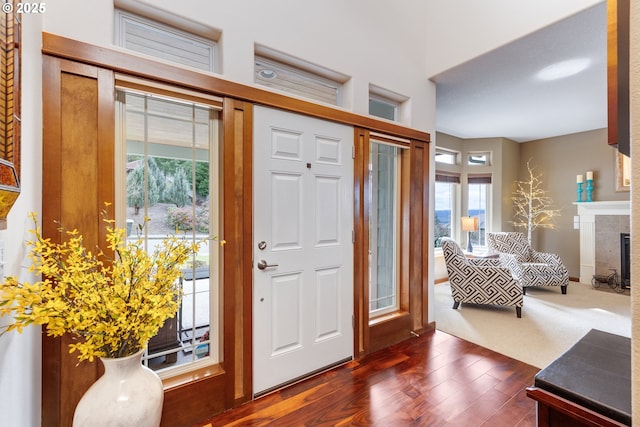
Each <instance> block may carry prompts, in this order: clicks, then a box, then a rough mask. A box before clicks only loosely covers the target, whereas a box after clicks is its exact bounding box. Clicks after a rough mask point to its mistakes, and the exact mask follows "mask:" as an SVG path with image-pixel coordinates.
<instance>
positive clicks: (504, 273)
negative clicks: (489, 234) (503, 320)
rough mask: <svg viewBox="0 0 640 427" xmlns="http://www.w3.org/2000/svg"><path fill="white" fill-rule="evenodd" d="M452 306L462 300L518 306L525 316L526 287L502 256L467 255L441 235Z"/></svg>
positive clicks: (454, 243)
mask: <svg viewBox="0 0 640 427" xmlns="http://www.w3.org/2000/svg"><path fill="white" fill-rule="evenodd" d="M442 253H443V254H444V262H445V265H446V266H447V274H448V276H449V284H450V285H451V295H452V297H453V308H454V309H455V308H458V306H459V305H460V303H472V304H492V305H506V306H515V307H516V315H517V316H518V317H521V316H522V304H523V301H524V299H523V297H522V294H523V289H522V285H521V284H520V282H519V281H518V280H517V279H516V278H515V277H514V275H513V274H512V272H511V270H510V269H509V268H507V267H506V266H504V265H503V264H502V263H501V259H500V258H467V257H466V256H465V254H464V253H463V252H462V249H460V246H458V244H457V243H456V242H455V241H454V240H452V239H450V238H447V237H443V238H442Z"/></svg>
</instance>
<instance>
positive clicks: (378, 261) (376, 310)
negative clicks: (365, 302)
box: [369, 141, 405, 318]
mask: <svg viewBox="0 0 640 427" xmlns="http://www.w3.org/2000/svg"><path fill="white" fill-rule="evenodd" d="M404 149H405V148H403V147H401V146H397V145H392V144H388V143H384V142H378V141H371V143H370V156H369V159H370V161H369V180H370V183H371V185H370V186H369V188H370V190H369V191H370V194H369V196H370V200H371V204H370V209H369V239H370V241H369V278H370V280H369V313H370V317H371V318H374V317H376V316H380V315H383V314H387V313H390V312H392V311H396V310H397V309H398V307H399V298H398V294H399V292H398V290H399V284H400V273H399V272H400V267H399V264H400V262H399V260H400V256H399V254H400V246H401V245H400V236H401V231H400V230H401V228H400V227H401V221H400V206H401V192H400V188H401V164H402V162H401V152H402V150H404Z"/></svg>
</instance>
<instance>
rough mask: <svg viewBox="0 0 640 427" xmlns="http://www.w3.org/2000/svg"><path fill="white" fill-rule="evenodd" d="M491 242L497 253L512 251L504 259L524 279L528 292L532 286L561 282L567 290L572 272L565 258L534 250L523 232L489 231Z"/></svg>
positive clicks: (564, 291) (490, 244)
mask: <svg viewBox="0 0 640 427" xmlns="http://www.w3.org/2000/svg"><path fill="white" fill-rule="evenodd" d="M487 246H489V249H490V250H491V252H493V253H497V254H510V255H512V257H502V256H501V259H502V262H503V264H505V265H507V266H509V268H511V270H512V271H513V272H514V274H515V275H516V276H517V277H518V280H520V281H521V282H522V286H523V290H524V293H525V294H526V291H527V288H528V287H531V286H560V289H561V290H562V293H563V294H566V293H567V286H568V284H569V272H568V271H567V268H566V267H565V265H564V263H563V262H562V259H560V257H559V256H558V255H556V254H552V253H546V252H538V251H536V250H534V249H533V248H532V247H531V246H530V245H529V241H528V240H527V238H526V236H525V235H524V234H523V233H519V232H501V233H487Z"/></svg>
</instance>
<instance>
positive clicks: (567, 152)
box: [435, 129, 629, 280]
mask: <svg viewBox="0 0 640 427" xmlns="http://www.w3.org/2000/svg"><path fill="white" fill-rule="evenodd" d="M606 141H607V130H606V129H597V130H593V131H588V132H581V133H576V134H571V135H564V136H560V137H556V138H547V139H541V140H537V141H530V142H526V143H521V144H518V143H516V142H513V141H511V140H508V139H505V138H484V139H466V140H463V139H460V138H456V137H453V136H450V135H444V134H437V136H436V145H437V146H438V147H445V148H449V149H454V150H459V151H461V152H462V156H463V157H462V158H463V159H464V158H465V156H466V153H468V152H469V151H482V150H486V151H491V152H492V153H493V166H492V168H491V172H492V173H493V185H492V187H493V210H494V212H493V217H492V221H491V224H492V230H493V231H511V230H514V227H513V225H512V224H511V223H510V221H511V220H512V219H513V210H512V201H511V197H512V195H513V191H514V189H515V181H516V180H519V179H520V180H523V179H526V177H527V161H529V160H531V165H532V166H533V167H534V168H535V173H536V174H538V173H542V178H543V187H544V190H546V191H547V194H548V195H549V196H550V197H551V199H552V200H553V201H554V205H555V207H556V208H557V209H560V216H559V217H557V218H556V219H555V221H554V224H555V229H545V228H539V229H537V230H536V231H534V233H533V246H534V248H535V249H537V250H539V251H543V252H553V253H557V254H559V255H560V257H561V258H562V259H563V261H564V262H565V264H566V266H567V269H568V270H569V275H570V276H571V277H579V275H580V253H579V245H580V234H579V231H578V230H575V229H574V228H573V217H574V215H577V208H576V206H575V205H574V202H576V199H577V193H576V175H578V174H582V175H586V172H587V171H589V170H591V171H593V174H594V187H595V189H594V192H593V200H629V192H617V191H616V185H615V184H616V177H615V165H616V151H615V150H614V149H613V148H611V147H609V146H608V145H607V142H606ZM462 169H463V172H464V173H463V176H462V179H463V180H464V179H466V173H467V172H468V171H469V170H468V169H464V168H462ZM583 188H584V187H583ZM582 196H583V200H586V191H585V192H583V193H582ZM462 200H463V202H462V211H461V212H462V213H463V214H464V213H465V212H466V204H465V202H464V200H466V194H464V193H463V194H462ZM519 230H522V229H519ZM522 231H524V230H522ZM459 241H462V243H464V241H466V240H465V239H464V238H461V240H459ZM441 264H443V260H442V259H441V258H438V257H436V259H435V267H436V269H435V271H436V275H435V280H438V279H442V278H444V277H446V270H445V269H444V266H443V265H441Z"/></svg>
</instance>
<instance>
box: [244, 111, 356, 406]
mask: <svg viewBox="0 0 640 427" xmlns="http://www.w3.org/2000/svg"><path fill="white" fill-rule="evenodd" d="M352 146H353V129H352V128H351V127H348V126H344V125H339V124H335V123H330V122H325V121H322V120H318V119H313V118H309V117H306V116H301V115H296V114H292V113H287V112H283V111H279V110H274V109H269V108H263V107H256V108H255V110H254V162H253V164H254V215H253V217H254V236H255V242H254V250H253V257H254V280H253V283H254V290H253V298H254V300H253V307H254V308H253V310H254V312H253V337H254V339H253V345H254V352H253V364H254V369H253V385H254V394H256V393H260V392H262V391H265V390H269V389H271V388H274V387H276V386H278V385H280V384H283V383H286V382H288V381H291V380H293V379H296V378H299V377H301V376H304V375H305V374H308V373H311V372H314V371H317V370H318V369H322V368H323V367H326V366H329V365H331V364H334V363H336V362H339V361H342V360H344V359H347V358H350V357H352V356H353V327H352V314H353V243H352V241H351V236H352V229H353V161H352V157H351V153H352ZM261 242H264V244H265V245H266V246H265V247H264V248H263V249H260V245H259V244H260V243H261ZM260 260H264V261H266V263H267V264H268V265H271V266H270V267H266V268H264V269H260V268H258V262H259V261H260Z"/></svg>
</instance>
